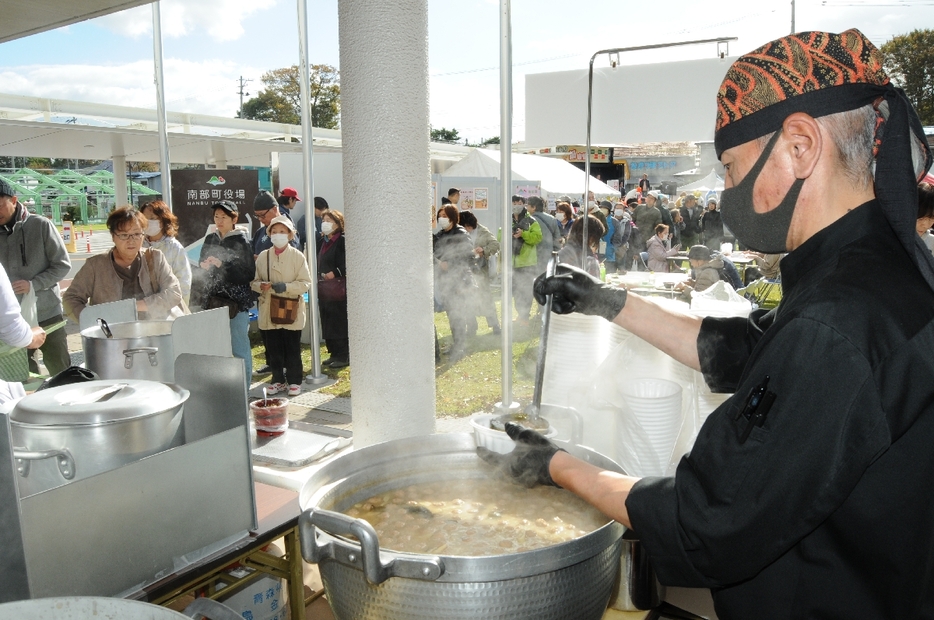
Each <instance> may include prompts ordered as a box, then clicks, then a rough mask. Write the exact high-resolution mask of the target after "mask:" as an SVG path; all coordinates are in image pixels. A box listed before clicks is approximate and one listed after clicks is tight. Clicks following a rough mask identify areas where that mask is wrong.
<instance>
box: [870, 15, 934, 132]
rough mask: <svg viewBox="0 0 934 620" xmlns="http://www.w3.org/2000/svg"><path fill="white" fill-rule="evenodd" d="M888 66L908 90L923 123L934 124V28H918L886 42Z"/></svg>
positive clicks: (894, 79)
mask: <svg viewBox="0 0 934 620" xmlns="http://www.w3.org/2000/svg"><path fill="white" fill-rule="evenodd" d="M881 49H882V53H883V55H884V56H885V60H884V62H885V70H886V71H887V72H888V74H889V76H890V77H891V78H892V81H893V82H894V83H895V84H896V85H897V86H900V87H901V88H903V89H904V90H905V94H906V95H907V96H908V100H909V101H911V103H912V105H914V106H915V109H916V110H917V111H918V116H920V117H921V123H922V124H923V125H934V30H914V31H912V32H910V33H908V34H901V35H897V36H894V37H892V38H891V39H890V40H889V41H887V42H886V43H885V44H884V45H883V46H882V48H881Z"/></svg>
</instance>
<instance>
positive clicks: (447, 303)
mask: <svg viewBox="0 0 934 620" xmlns="http://www.w3.org/2000/svg"><path fill="white" fill-rule="evenodd" d="M588 198H589V200H588V206H589V209H588V212H589V214H588V215H587V217H586V218H585V217H584V209H582V208H581V205H580V202H579V201H576V200H572V199H571V197H570V196H567V195H564V196H559V197H558V198H557V200H556V201H555V203H554V208H553V209H551V210H550V211H549V210H548V208H547V205H546V202H545V201H544V200H543V199H542V198H541V197H539V196H531V197H528V198H526V197H524V196H519V195H516V196H513V197H512V229H511V231H510V233H511V234H510V236H511V239H510V240H509V243H508V244H507V245H506V247H508V248H509V250H510V253H509V254H510V255H509V256H505V257H504V256H499V257H498V260H511V261H512V267H513V272H512V273H513V275H512V299H513V304H514V308H515V314H516V319H515V323H516V325H517V326H518V327H520V328H525V327H528V326H529V325H530V322H531V320H532V319H533V318H536V316H538V315H535V316H533V315H532V308H533V305H532V292H531V291H532V282H533V281H534V280H535V278H536V277H538V276H539V275H540V274H542V273H544V272H545V269H546V267H547V264H548V261H549V259H550V258H551V256H552V254H553V253H557V255H558V259H559V261H560V262H562V263H566V264H573V265H577V266H579V267H582V268H583V269H585V270H586V271H588V272H589V273H593V274H594V275H598V276H599V275H601V274H603V273H617V272H619V273H626V272H627V271H629V270H630V269H635V270H651V271H662V272H664V271H668V270H669V262H668V260H667V258H668V257H669V256H674V255H676V254H678V252H680V251H682V250H687V249H688V248H690V247H692V246H697V245H703V244H707V245H708V246H709V247H710V248H712V253H713V255H714V257H715V259H717V260H720V256H721V255H720V253H719V250H720V244H721V242H722V241H724V240H725V239H727V238H729V237H728V236H727V235H726V233H725V231H724V227H723V222H722V221H721V219H720V212H719V210H718V200H717V196H716V195H715V194H712V193H711V194H710V195H709V196H707V199H706V202H707V207H706V208H703V207H700V206H699V205H698V203H697V196H696V195H694V194H691V193H684V192H683V193H682V194H681V195H680V196H679V197H678V198H677V200H675V201H674V202H672V201H670V200H669V197H668V196H666V195H664V194H662V193H660V192H658V191H657V190H653V189H651V184H650V183H649V181H648V178H647V177H645V176H643V178H642V179H641V180H640V183H639V186H638V187H636V189H634V190H632V191H631V192H629V193H628V194H626V196H625V197H624V198H622V199H619V200H617V201H616V202H615V204H614V203H613V202H610V201H608V200H603V201H601V202H599V203H598V202H596V200H595V197H594V194H593V192H591V193H590V195H589V197H588ZM459 201H460V190H459V189H458V188H456V187H455V188H450V189H449V190H448V192H447V196H446V197H444V198H442V200H441V202H442V205H441V207H440V208H439V209H438V211H437V213H436V214H435V215H436V219H435V225H436V228H435V233H434V238H433V251H434V265H435V309H436V311H443V312H445V313H446V314H447V316H448V320H449V323H450V327H451V334H452V340H453V343H452V346H451V348H450V349H449V351H448V352H449V361H457V360H458V359H460V358H461V357H463V356H464V355H465V354H466V353H467V351H468V350H469V341H470V339H471V338H473V337H474V336H475V335H476V334H477V331H478V327H479V326H478V323H477V317H481V316H482V317H485V318H486V321H487V325H488V327H489V328H491V330H492V332H493V333H494V334H498V333H500V323H499V318H498V317H497V314H496V306H495V303H494V299H493V296H492V293H491V289H490V277H491V276H490V271H489V269H490V264H491V259H493V257H494V256H496V255H497V254H501V255H502V254H505V252H504V251H503V249H502V248H503V247H504V246H503V245H502V244H503V243H505V241H504V240H503V239H502V238H501V236H497V235H494V234H493V233H492V232H491V231H490V230H489V229H487V228H486V227H485V226H483V225H482V224H479V223H478V222H477V218H476V216H475V215H474V214H473V213H472V212H471V211H470V210H464V211H462V210H460V208H459ZM585 221H586V222H587V224H586V226H587V244H588V250H587V252H586V256H583V254H584V248H583V243H584V242H583V237H584V234H583V233H584V226H585V224H584V222H585ZM723 260H726V261H728V260H729V259H726V258H723ZM734 270H735V269H734ZM703 281H704V280H703V278H702V279H701V282H703ZM536 312H540V309H536ZM436 356H437V355H436Z"/></svg>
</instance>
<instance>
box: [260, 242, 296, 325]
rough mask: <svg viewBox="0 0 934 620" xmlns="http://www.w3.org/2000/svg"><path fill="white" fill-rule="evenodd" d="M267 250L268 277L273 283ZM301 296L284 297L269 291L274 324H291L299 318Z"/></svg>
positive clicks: (270, 317)
mask: <svg viewBox="0 0 934 620" xmlns="http://www.w3.org/2000/svg"><path fill="white" fill-rule="evenodd" d="M270 251H271V249H270V250H266V277H267V278H268V279H269V281H270V284H272V270H271V269H270V267H269V252H270ZM300 301H301V298H298V297H283V296H281V295H276V293H274V292H272V291H270V293H269V322H270V323H272V324H273V325H291V324H292V323H294V322H295V321H296V319H298V304H299V303H300Z"/></svg>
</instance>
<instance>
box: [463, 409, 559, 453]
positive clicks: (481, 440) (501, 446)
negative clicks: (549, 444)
mask: <svg viewBox="0 0 934 620" xmlns="http://www.w3.org/2000/svg"><path fill="white" fill-rule="evenodd" d="M498 416H499V414H492V413H478V414H477V415H474V416H472V417H471V418H470V427H471V428H472V429H473V436H474V441H475V442H476V443H477V446H483V447H484V448H486V449H487V450H491V451H493V452H498V453H499V454H508V453H510V452H512V451H513V449H514V448H515V447H516V443H515V442H514V441H513V440H512V439H510V438H509V435H507V434H506V432H505V431H498V430H496V429H494V428H490V420H492V419H493V418H495V417H498ZM543 434H544V435H545V437H554V436H555V435H557V434H558V430H557V429H556V428H555V427H554V426H549V427H548V430H547V431H546V432H545V433H543Z"/></svg>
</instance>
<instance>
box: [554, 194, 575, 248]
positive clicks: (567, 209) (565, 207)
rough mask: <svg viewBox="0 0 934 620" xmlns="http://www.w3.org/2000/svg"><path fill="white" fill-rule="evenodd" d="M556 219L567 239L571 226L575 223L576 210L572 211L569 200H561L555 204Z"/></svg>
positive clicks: (563, 236)
mask: <svg viewBox="0 0 934 620" xmlns="http://www.w3.org/2000/svg"><path fill="white" fill-rule="evenodd" d="M555 219H556V220H558V228H559V229H560V230H561V237H562V238H564V239H567V238H568V234H570V232H571V226H572V225H573V224H574V212H573V211H571V205H570V204H569V203H567V202H559V203H558V204H557V205H555Z"/></svg>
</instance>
